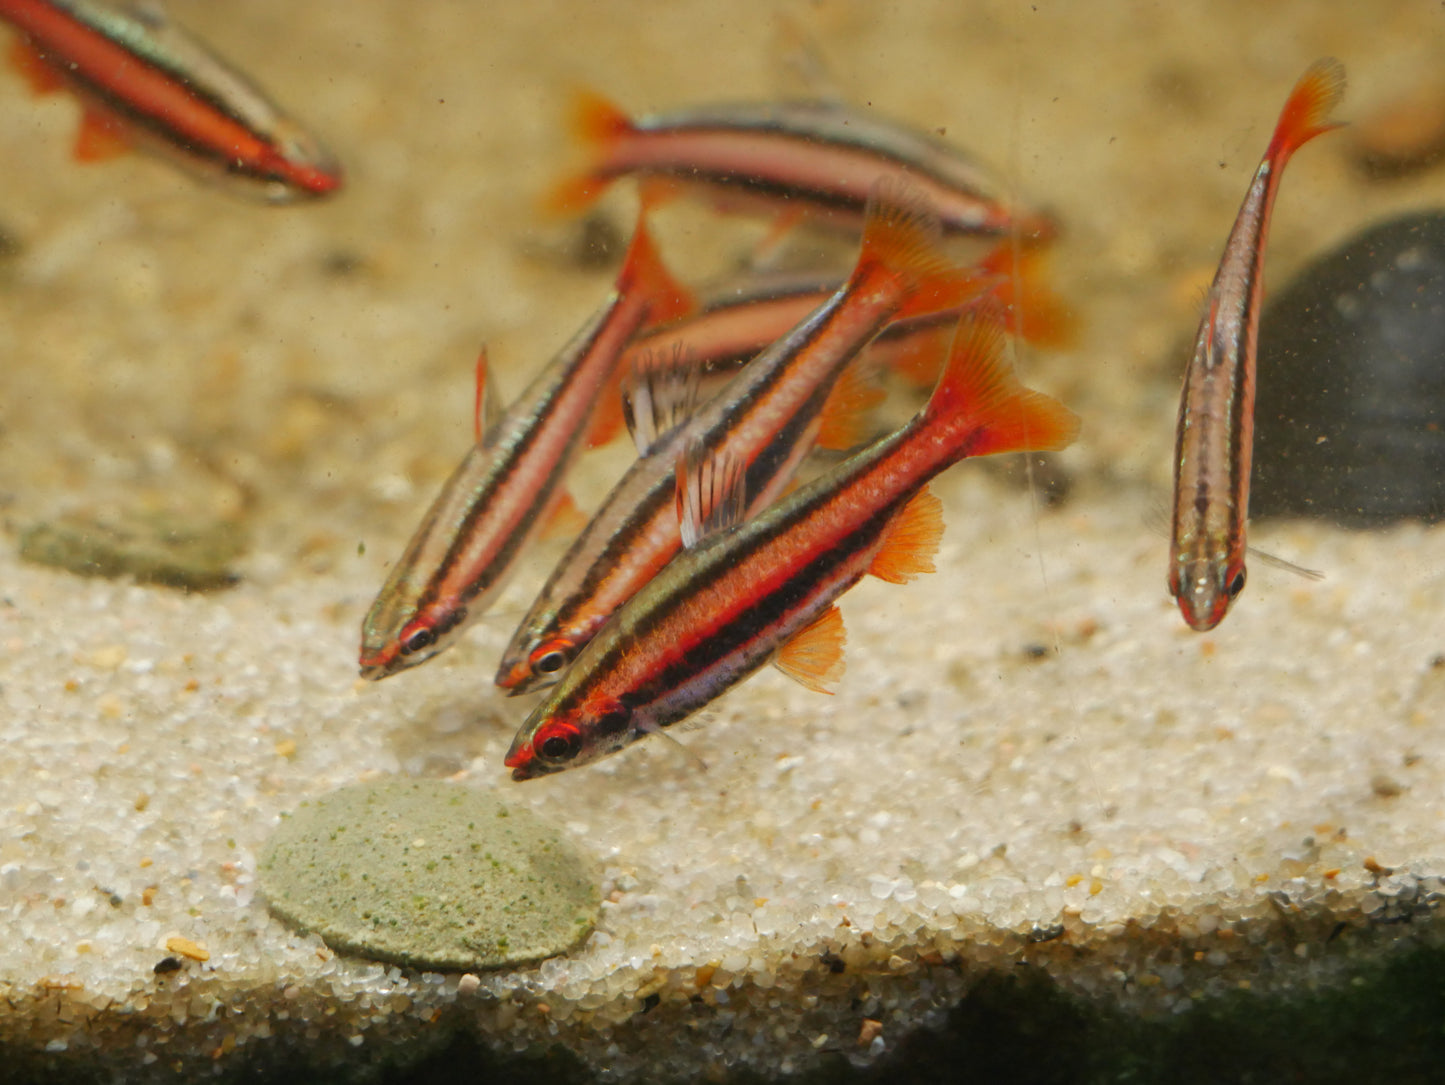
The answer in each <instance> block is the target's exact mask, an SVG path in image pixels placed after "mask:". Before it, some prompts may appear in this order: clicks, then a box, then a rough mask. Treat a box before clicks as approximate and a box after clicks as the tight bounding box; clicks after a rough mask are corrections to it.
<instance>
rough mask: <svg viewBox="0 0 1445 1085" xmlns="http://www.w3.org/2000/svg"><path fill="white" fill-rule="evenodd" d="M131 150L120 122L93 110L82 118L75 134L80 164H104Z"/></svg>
mask: <svg viewBox="0 0 1445 1085" xmlns="http://www.w3.org/2000/svg"><path fill="white" fill-rule="evenodd" d="M129 150H130V143H129V142H127V140H126V138H125V128H124V126H123V125H122V124H121V122H120V121H118V120H116V119H115V118H113V117H110V116H108V115H106V114H104V113H99V112H96V111H95V110H93V109H86V110H85V111H84V112H83V113H82V114H81V116H80V128H79V129H77V130H76V133H75V157H76V160H77V161H80V162H104V161H106V160H107V159H110V158H115V157H117V156H118V155H123V154H125V153H126V152H127V151H129Z"/></svg>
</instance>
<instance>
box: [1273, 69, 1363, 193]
mask: <svg viewBox="0 0 1445 1085" xmlns="http://www.w3.org/2000/svg"><path fill="white" fill-rule="evenodd" d="M1344 95H1345V66H1344V65H1343V64H1341V63H1340V62H1339V61H1338V60H1336V59H1335V58H1334V57H1325V58H1324V59H1323V60H1317V61H1315V62H1314V63H1313V64H1311V65H1310V66H1309V68H1307V69H1306V70H1305V73H1304V75H1302V76H1300V78H1299V82H1298V83H1296V84H1295V85H1294V89H1293V90H1292V91H1290V94H1289V98H1288V100H1286V102H1285V103H1284V109H1282V110H1281V111H1280V114H1279V123H1278V124H1277V125H1275V129H1274V138H1273V139H1271V140H1270V141H1269V150H1267V151H1266V152H1265V154H1264V157H1265V158H1266V159H1268V160H1269V161H1270V162H1272V163H1273V164H1274V166H1275V168H1276V169H1278V168H1280V167H1281V166H1283V165H1284V164H1285V163H1286V162H1288V161H1289V158H1290V155H1292V154H1294V153H1295V151H1297V150H1299V149H1300V148H1301V147H1303V146H1304V145H1305V144H1306V143H1308V142H1309V141H1310V140H1312V139H1314V138H1315V136H1318V135H1320V134H1321V133H1323V132H1328V131H1329V130H1330V129H1332V128H1338V127H1339V124H1338V123H1335V122H1332V121H1331V120H1330V119H1329V116H1330V114H1331V113H1332V112H1334V109H1335V107H1336V106H1337V105H1339V104H1340V99H1341V98H1343V97H1344Z"/></svg>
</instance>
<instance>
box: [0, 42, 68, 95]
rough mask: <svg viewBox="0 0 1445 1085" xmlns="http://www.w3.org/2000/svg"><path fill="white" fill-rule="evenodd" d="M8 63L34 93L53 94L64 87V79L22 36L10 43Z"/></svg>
mask: <svg viewBox="0 0 1445 1085" xmlns="http://www.w3.org/2000/svg"><path fill="white" fill-rule="evenodd" d="M10 65H11V67H13V68H14V69H15V70H16V71H17V72H19V73H20V76H21V78H22V79H24V80H25V82H26V84H27V85H28V86H29V87H30V89H31V91H32V92H34V93H35V94H54V93H55V92H56V91H58V90H63V89H64V88H65V80H64V79H63V78H62V77H61V75H60V73H59V72H57V71H56V70H55V69H54V68H52V67H51V66H50V65H49V64H48V63H47V62H46V60H45V58H44V57H43V56H41V55H40V53H39V52H37V51H36V49H35V47H34V46H32V45H30V44H29V43H28V42H27V41H25V39H24V38H16V39H15V40H14V41H12V42H11V43H10Z"/></svg>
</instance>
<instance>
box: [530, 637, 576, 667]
mask: <svg viewBox="0 0 1445 1085" xmlns="http://www.w3.org/2000/svg"><path fill="white" fill-rule="evenodd" d="M568 647H570V646H569V645H568V644H567V642H566V641H558V640H549V641H547V642H546V643H545V644H543V645H541V646H540V647H538V648H537V649H536V650H535V651H534V652H533V653H532V656H531V658H530V659H529V660H528V661H527V662H528V663H529V664H531V667H532V673H534V674H556V673H557V672H558V671H560V670H561V669H562V668H563V667H565V666H566V665H567V652H566V649H567V648H568Z"/></svg>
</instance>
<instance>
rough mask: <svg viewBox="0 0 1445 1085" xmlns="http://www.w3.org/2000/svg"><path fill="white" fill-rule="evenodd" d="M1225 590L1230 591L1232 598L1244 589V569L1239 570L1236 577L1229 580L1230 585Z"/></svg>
mask: <svg viewBox="0 0 1445 1085" xmlns="http://www.w3.org/2000/svg"><path fill="white" fill-rule="evenodd" d="M1225 590H1226V591H1227V592H1229V597H1230V598H1231V599H1233V598H1234V597H1235V596H1237V595H1238V594H1239V593H1240V592H1242V591H1244V570H1243V569H1240V570H1239V572H1237V573H1235V574H1234V579H1233V580H1231V581H1230V582H1229V586H1228V587H1227V588H1226V589H1225Z"/></svg>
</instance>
